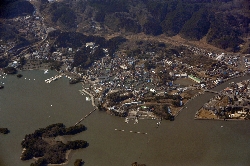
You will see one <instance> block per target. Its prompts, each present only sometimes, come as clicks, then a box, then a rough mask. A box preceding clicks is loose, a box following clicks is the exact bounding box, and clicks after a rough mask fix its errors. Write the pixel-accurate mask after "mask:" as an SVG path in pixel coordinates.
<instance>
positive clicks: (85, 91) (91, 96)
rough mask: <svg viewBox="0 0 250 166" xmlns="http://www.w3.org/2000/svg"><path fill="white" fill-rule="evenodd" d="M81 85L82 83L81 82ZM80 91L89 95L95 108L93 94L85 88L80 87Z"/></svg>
mask: <svg viewBox="0 0 250 166" xmlns="http://www.w3.org/2000/svg"><path fill="white" fill-rule="evenodd" d="M82 85H84V84H83V83H82ZM82 91H83V92H84V93H86V94H87V95H89V96H90V98H91V103H92V106H93V107H94V108H97V106H96V105H95V98H94V95H92V94H91V93H90V92H88V91H87V90H86V89H84V88H83V89H82Z"/></svg>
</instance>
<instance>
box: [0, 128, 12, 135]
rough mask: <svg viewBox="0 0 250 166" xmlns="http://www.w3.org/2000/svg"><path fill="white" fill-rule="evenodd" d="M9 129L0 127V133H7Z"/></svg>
mask: <svg viewBox="0 0 250 166" xmlns="http://www.w3.org/2000/svg"><path fill="white" fill-rule="evenodd" d="M9 132H10V131H9V130H8V129H7V128H0V133H2V134H8V133H9Z"/></svg>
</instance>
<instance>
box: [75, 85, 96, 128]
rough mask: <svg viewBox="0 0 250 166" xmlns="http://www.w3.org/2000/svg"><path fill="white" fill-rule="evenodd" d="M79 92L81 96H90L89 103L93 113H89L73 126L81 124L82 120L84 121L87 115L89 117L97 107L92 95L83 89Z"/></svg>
mask: <svg viewBox="0 0 250 166" xmlns="http://www.w3.org/2000/svg"><path fill="white" fill-rule="evenodd" d="M80 92H81V93H82V94H84V93H85V94H87V95H89V96H90V98H91V103H92V106H93V107H94V110H93V111H90V112H89V113H88V114H87V115H85V116H84V117H83V118H82V119H80V120H79V121H78V122H76V124H75V126H76V125H78V124H79V123H81V122H82V121H83V120H84V119H86V118H87V117H88V116H89V115H91V114H92V113H93V112H95V111H96V109H97V106H96V105H95V98H94V95H92V94H91V93H89V92H88V91H86V90H85V89H84V88H83V89H82V90H80Z"/></svg>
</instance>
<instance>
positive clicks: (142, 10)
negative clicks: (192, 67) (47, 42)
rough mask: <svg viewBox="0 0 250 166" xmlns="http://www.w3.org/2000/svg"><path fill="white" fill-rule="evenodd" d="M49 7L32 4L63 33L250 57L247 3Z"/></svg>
mask: <svg viewBox="0 0 250 166" xmlns="http://www.w3.org/2000/svg"><path fill="white" fill-rule="evenodd" d="M8 1H15V0H8ZM51 1H52V0H50V2H49V1H48V0H35V1H32V2H36V5H38V8H39V9H40V11H41V13H42V14H43V16H44V17H45V21H46V23H47V24H48V26H53V27H55V28H57V29H61V30H63V31H77V32H81V33H85V34H90V35H93V34H96V35H103V34H113V33H114V32H119V33H122V34H130V35H131V34H138V33H145V34H147V35H152V36H158V35H161V34H165V35H166V36H175V35H179V36H181V37H182V38H184V39H188V40H195V41H199V40H202V41H203V42H204V41H205V42H207V43H208V44H211V45H213V46H216V47H218V48H221V49H225V50H227V51H233V52H239V51H240V52H242V53H250V49H249V44H250V39H249V36H250V35H249V32H250V24H249V23H250V2H249V0H57V1H56V0H54V2H51ZM26 2H28V1H26ZM18 11H19V10H18Z"/></svg>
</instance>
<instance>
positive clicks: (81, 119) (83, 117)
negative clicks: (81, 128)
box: [75, 108, 96, 126]
mask: <svg viewBox="0 0 250 166" xmlns="http://www.w3.org/2000/svg"><path fill="white" fill-rule="evenodd" d="M95 110H96V108H95V109H94V110H93V111H90V112H89V113H88V114H87V115H85V116H84V117H83V118H82V119H80V120H79V121H78V122H76V124H75V126H76V125H78V124H79V123H81V122H82V121H83V120H84V119H86V118H87V117H88V116H89V115H91V114H92V113H93V112H95Z"/></svg>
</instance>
